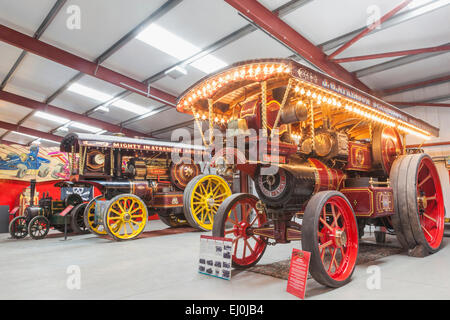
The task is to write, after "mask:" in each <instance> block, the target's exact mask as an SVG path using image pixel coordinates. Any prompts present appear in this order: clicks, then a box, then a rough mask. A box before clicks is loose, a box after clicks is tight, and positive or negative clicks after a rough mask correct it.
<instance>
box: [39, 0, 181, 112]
mask: <svg viewBox="0 0 450 320" xmlns="http://www.w3.org/2000/svg"><path fill="white" fill-rule="evenodd" d="M181 1H182V0H169V1H167V2H166V3H164V4H163V5H162V6H161V7H160V8H158V9H157V10H156V11H155V12H153V13H152V14H151V15H149V16H148V17H147V18H146V19H145V20H143V21H142V22H141V23H139V24H138V25H137V26H136V27H134V28H133V29H132V30H131V31H130V32H128V33H127V34H126V35H124V36H123V37H122V38H120V40H118V41H117V42H115V43H114V44H113V45H112V46H111V47H109V48H108V49H106V50H105V51H104V52H103V53H102V54H101V55H100V56H99V57H98V58H97V59H95V64H97V65H99V64H101V63H103V62H104V61H105V60H107V59H108V58H109V57H111V56H112V55H113V54H114V53H116V52H117V51H118V50H119V49H120V48H122V47H123V46H125V45H126V44H127V43H129V42H130V41H131V40H133V39H134V38H135V37H136V36H137V35H138V34H139V33H140V32H141V31H142V30H144V29H145V28H147V27H148V26H149V25H150V24H152V23H153V22H155V21H156V20H158V19H159V18H161V17H162V16H163V15H165V14H166V13H168V12H169V11H170V10H172V9H173V8H174V7H176V6H177V5H178V4H180V3H181ZM82 76H83V73H81V72H80V73H78V74H76V75H75V76H74V77H73V78H72V79H70V80H69V81H68V82H66V83H65V84H64V85H63V86H61V87H60V88H59V89H58V90H56V91H55V92H54V93H53V94H52V95H51V96H49V97H48V98H47V100H46V101H45V102H46V103H50V102H52V101H53V100H54V99H55V98H56V97H57V96H58V95H60V94H61V93H62V92H64V91H65V90H67V88H69V87H70V85H72V84H73V83H74V82H76V81H78V80H79V79H80V78H81V77H82ZM125 92H129V91H125Z"/></svg>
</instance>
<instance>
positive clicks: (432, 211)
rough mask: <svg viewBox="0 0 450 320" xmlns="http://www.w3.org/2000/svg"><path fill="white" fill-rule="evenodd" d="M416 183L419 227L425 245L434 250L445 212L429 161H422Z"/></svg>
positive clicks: (441, 234)
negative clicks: (425, 242)
mask: <svg viewBox="0 0 450 320" xmlns="http://www.w3.org/2000/svg"><path fill="white" fill-rule="evenodd" d="M416 181H417V191H416V192H417V207H418V215H419V222H420V227H421V229H422V232H423V235H424V236H425V240H426V241H427V243H428V244H429V245H430V247H432V248H433V249H436V248H437V247H439V245H440V244H441V241H442V237H443V234H444V215H445V212H444V200H443V196H442V189H441V185H440V181H439V175H438V172H437V170H436V167H435V166H434V164H433V161H432V160H431V159H429V158H424V159H422V161H421V163H420V165H419V170H418V171H417V180H416Z"/></svg>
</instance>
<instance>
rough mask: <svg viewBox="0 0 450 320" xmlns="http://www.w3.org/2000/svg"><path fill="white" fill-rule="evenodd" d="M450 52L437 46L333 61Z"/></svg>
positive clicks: (448, 46) (341, 61)
mask: <svg viewBox="0 0 450 320" xmlns="http://www.w3.org/2000/svg"><path fill="white" fill-rule="evenodd" d="M449 50H450V45H443V46H437V47H428V48H421V49H412V50H403V51H393V52H384V53H376V54H369V55H365V56H357V57H347V58H341V59H333V61H334V62H336V63H345V62H354V61H365V60H372V59H381V58H389V57H398V56H410V55H415V54H420V53H426V52H441V51H449Z"/></svg>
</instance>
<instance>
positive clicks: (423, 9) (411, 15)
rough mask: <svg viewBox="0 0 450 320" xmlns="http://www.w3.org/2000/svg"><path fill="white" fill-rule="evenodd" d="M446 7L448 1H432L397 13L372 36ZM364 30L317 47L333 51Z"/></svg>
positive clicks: (350, 33)
mask: <svg viewBox="0 0 450 320" xmlns="http://www.w3.org/2000/svg"><path fill="white" fill-rule="evenodd" d="M447 5H449V3H448V1H433V2H431V3H426V4H423V5H421V6H418V7H416V8H413V9H410V10H408V11H404V12H401V13H398V14H396V15H395V16H393V17H391V18H390V19H388V20H386V21H385V22H384V23H383V27H382V28H379V29H378V28H377V29H375V30H373V31H372V34H374V33H376V32H379V31H384V30H386V29H388V28H391V27H393V26H396V25H398V24H401V23H404V22H406V21H409V20H411V19H415V18H418V17H420V16H422V15H424V14H427V13H430V12H433V11H435V10H437V9H439V8H442V7H444V6H447ZM364 29H365V28H360V29H357V30H354V31H352V32H349V33H347V34H344V35H342V36H339V37H336V38H334V39H331V40H329V41H327V42H324V43H322V44H321V45H319V47H321V48H322V50H323V51H324V52H326V51H330V50H333V49H335V48H337V47H339V46H340V45H342V44H344V43H346V42H348V41H349V40H350V39H352V38H353V37H355V36H356V35H358V34H359V33H360V32H362V31H363V30H364Z"/></svg>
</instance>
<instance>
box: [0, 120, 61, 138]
mask: <svg viewBox="0 0 450 320" xmlns="http://www.w3.org/2000/svg"><path fill="white" fill-rule="evenodd" d="M0 128H2V129H5V130H8V131H16V132H19V133H23V134H27V135H30V136H35V137H38V138H43V139H47V140H53V141H57V142H61V140H62V139H63V138H62V137H60V136H56V135H54V134H50V133H47V132H43V131H39V130H35V129H31V128H27V127H24V126H20V125H16V124H13V123H9V122H4V121H0Z"/></svg>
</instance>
